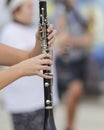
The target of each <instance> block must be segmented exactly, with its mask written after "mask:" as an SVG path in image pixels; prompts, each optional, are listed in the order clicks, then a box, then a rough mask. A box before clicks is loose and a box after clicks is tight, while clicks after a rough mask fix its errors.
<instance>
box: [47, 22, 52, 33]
mask: <svg viewBox="0 0 104 130" xmlns="http://www.w3.org/2000/svg"><path fill="white" fill-rule="evenodd" d="M52 31H53V25H52V24H50V25H49V26H48V29H47V32H48V33H50V32H52Z"/></svg>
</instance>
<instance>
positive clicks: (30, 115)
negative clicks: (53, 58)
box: [1, 0, 57, 130]
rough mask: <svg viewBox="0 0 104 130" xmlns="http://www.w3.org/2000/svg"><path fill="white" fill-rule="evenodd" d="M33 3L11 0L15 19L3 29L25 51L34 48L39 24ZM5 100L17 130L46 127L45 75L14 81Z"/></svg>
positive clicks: (6, 39) (8, 39)
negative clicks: (36, 22) (33, 21)
mask: <svg viewBox="0 0 104 130" xmlns="http://www.w3.org/2000/svg"><path fill="white" fill-rule="evenodd" d="M33 5H34V1H33V0H8V2H7V7H8V8H9V10H10V11H11V14H12V19H13V20H12V21H11V22H10V23H9V24H8V25H7V26H6V27H5V28H4V29H3V31H2V36H1V41H2V42H3V43H5V44H7V45H9V46H12V47H15V48H18V49H22V50H30V49H32V48H33V47H34V43H35V33H36V30H37V28H38V27H36V26H34V25H32V20H33V16H34V9H33V7H34V6H33ZM37 6H38V5H37ZM36 15H37V14H36ZM54 85H55V84H54ZM54 101H55V102H56V101H57V91H56V89H54ZM4 103H5V106H6V108H7V110H8V111H9V112H10V113H11V115H12V119H13V123H14V127H15V130H41V129H43V121H44V89H43V79H42V78H39V77H37V76H32V77H25V78H21V79H19V80H17V81H16V82H14V83H12V84H11V85H9V87H7V88H6V89H5V90H4Z"/></svg>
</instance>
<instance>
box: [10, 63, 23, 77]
mask: <svg viewBox="0 0 104 130" xmlns="http://www.w3.org/2000/svg"><path fill="white" fill-rule="evenodd" d="M21 63H22V62H21ZM21 63H18V64H16V65H14V66H12V67H11V69H12V70H13V71H14V72H15V73H16V75H17V78H21V77H23V76H24V74H25V72H24V69H23V67H22V64H21Z"/></svg>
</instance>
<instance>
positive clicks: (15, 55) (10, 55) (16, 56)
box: [0, 43, 29, 66]
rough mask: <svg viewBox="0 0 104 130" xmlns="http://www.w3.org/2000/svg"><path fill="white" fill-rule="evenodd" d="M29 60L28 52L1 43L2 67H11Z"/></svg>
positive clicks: (0, 63)
mask: <svg viewBox="0 0 104 130" xmlns="http://www.w3.org/2000/svg"><path fill="white" fill-rule="evenodd" d="M28 58H29V53H28V52H26V51H22V50H19V49H15V48H12V47H9V46H7V45H4V44H1V43H0V65H5V66H11V65H14V64H17V63H18V62H21V61H22V60H25V59H28Z"/></svg>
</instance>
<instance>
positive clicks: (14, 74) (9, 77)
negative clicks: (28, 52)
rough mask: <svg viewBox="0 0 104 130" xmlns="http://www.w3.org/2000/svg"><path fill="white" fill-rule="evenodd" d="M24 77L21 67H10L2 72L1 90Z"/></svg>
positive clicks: (0, 72) (0, 78) (0, 79)
mask: <svg viewBox="0 0 104 130" xmlns="http://www.w3.org/2000/svg"><path fill="white" fill-rule="evenodd" d="M20 77H22V69H21V68H20V67H19V65H15V66H12V67H10V68H9V69H7V70H4V71H0V90H1V89H3V88H4V87H6V86H7V85H9V84H10V83H12V82H13V81H15V80H17V79H18V78H20Z"/></svg>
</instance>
